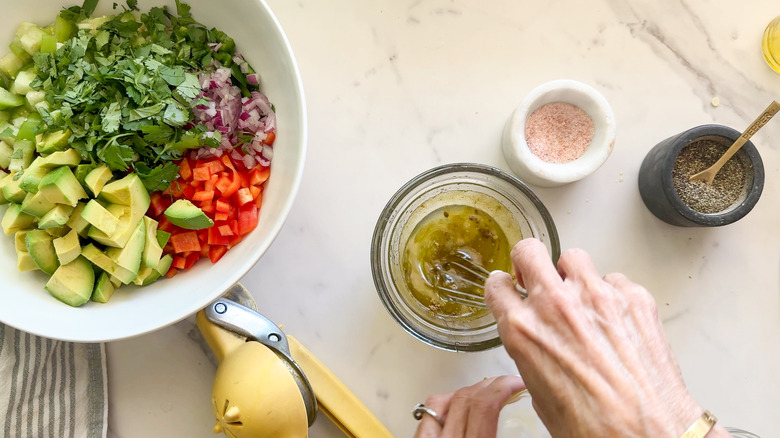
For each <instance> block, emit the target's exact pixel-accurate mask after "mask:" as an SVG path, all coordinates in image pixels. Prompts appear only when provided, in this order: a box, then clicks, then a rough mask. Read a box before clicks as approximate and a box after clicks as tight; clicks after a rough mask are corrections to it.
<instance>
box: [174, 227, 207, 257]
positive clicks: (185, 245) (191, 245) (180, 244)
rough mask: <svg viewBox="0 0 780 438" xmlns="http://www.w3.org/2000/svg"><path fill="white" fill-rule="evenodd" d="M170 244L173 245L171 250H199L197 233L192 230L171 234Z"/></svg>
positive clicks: (179, 251)
mask: <svg viewBox="0 0 780 438" xmlns="http://www.w3.org/2000/svg"><path fill="white" fill-rule="evenodd" d="M171 245H172V246H173V251H174V252H176V253H183V252H187V251H198V252H199V251H200V241H199V240H198V234H197V233H195V232H194V231H187V232H184V233H177V234H172V235H171Z"/></svg>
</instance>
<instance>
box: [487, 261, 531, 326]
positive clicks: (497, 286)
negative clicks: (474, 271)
mask: <svg viewBox="0 0 780 438" xmlns="http://www.w3.org/2000/svg"><path fill="white" fill-rule="evenodd" d="M521 301H522V298H520V295H519V294H518V293H517V291H516V290H515V283H514V281H513V280H512V276H511V275H509V274H507V273H506V272H502V271H493V272H491V273H490V276H489V277H488V279H487V280H486V281H485V304H487V306H488V309H490V311H491V312H492V313H493V315H494V316H495V317H496V319H497V320H498V319H500V317H501V316H502V315H506V314H509V313H512V311H514V310H516V309H517V308H518V307H520V306H521V305H522V303H521Z"/></svg>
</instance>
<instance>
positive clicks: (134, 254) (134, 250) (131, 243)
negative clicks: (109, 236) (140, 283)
mask: <svg viewBox="0 0 780 438" xmlns="http://www.w3.org/2000/svg"><path fill="white" fill-rule="evenodd" d="M145 243H146V227H145V226H144V221H142V220H139V221H138V223H137V224H136V226H135V229H134V230H133V234H132V235H131V236H130V239H129V240H128V241H127V245H125V247H124V248H107V249H106V255H107V256H109V257H110V258H111V259H112V260H114V261H115V262H116V264H117V265H119V266H120V267H122V268H124V269H127V270H128V271H130V272H132V273H133V277H135V276H136V275H138V269H139V268H140V267H141V258H142V256H143V252H144V244H145Z"/></svg>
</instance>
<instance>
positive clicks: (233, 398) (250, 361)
mask: <svg viewBox="0 0 780 438" xmlns="http://www.w3.org/2000/svg"><path fill="white" fill-rule="evenodd" d="M227 296H230V297H231V298H232V299H229V298H226V297H227ZM237 301H240V302H242V303H244V304H239V302H237ZM248 306H251V308H250V307H248ZM254 307H255V305H254V300H253V299H252V296H251V294H249V292H247V291H246V289H245V288H244V287H243V286H242V285H241V284H237V285H236V286H234V287H233V288H232V289H231V290H230V291H229V292H228V294H226V296H225V297H222V298H219V299H217V300H216V301H214V302H213V303H211V304H210V305H209V306H208V307H206V308H205V309H203V310H201V311H200V312H198V314H197V316H196V322H197V325H198V328H199V329H200V332H201V333H202V334H203V337H204V338H205V340H206V342H207V343H208V345H209V347H211V350H212V351H213V352H214V355H215V356H216V358H217V360H218V361H219V366H218V367H217V373H216V376H215V378H214V386H213V387H212V394H211V395H212V399H211V401H212V403H211V405H212V406H211V407H212V410H213V412H214V416H215V418H216V421H217V422H216V425H215V426H214V432H215V433H224V434H225V435H227V436H228V437H231V438H305V437H308V428H309V426H311V425H312V424H313V423H314V421H315V419H316V416H317V411H318V410H319V411H321V412H322V413H323V414H325V415H326V416H327V417H328V418H329V419H330V420H331V421H333V422H334V424H336V426H338V427H339V429H341V430H342V431H343V432H344V434H345V435H346V436H347V437H355V438H383V437H388V438H392V434H390V432H389V431H388V430H387V429H386V428H385V427H384V426H383V425H382V423H381V422H380V421H379V420H378V419H377V418H376V417H375V416H374V415H373V414H372V413H371V412H370V411H369V410H368V408H367V407H366V406H365V405H364V404H363V403H362V402H361V401H360V400H359V399H358V398H357V397H356V396H355V395H354V394H353V393H352V392H351V391H350V390H349V389H347V387H346V386H345V385H344V384H343V383H342V382H341V381H340V380H339V379H338V378H337V377H336V376H335V375H334V374H333V373H332V372H331V371H330V370H328V369H327V368H326V367H325V366H324V365H323V364H322V363H321V362H320V361H319V360H318V359H317V358H316V357H314V356H313V355H312V354H311V353H310V352H309V351H308V350H307V349H306V348H304V346H303V345H301V344H300V343H299V342H298V341H297V340H296V339H295V338H293V337H292V336H289V335H285V334H284V332H282V330H281V329H280V328H279V326H277V325H276V324H274V323H273V322H272V321H270V320H269V319H268V318H266V317H265V316H263V315H261V314H260V313H258V312H256V311H255V310H254V309H253V308H254Z"/></svg>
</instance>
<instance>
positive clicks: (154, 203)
mask: <svg viewBox="0 0 780 438" xmlns="http://www.w3.org/2000/svg"><path fill="white" fill-rule="evenodd" d="M149 201H150V202H149V214H150V215H151V216H152V217H158V216H160V215H161V214H163V213H164V212H165V210H166V209H167V208H168V207H170V206H171V203H172V202H171V198H170V197H168V196H163V194H162V193H161V192H153V193H152V194H151V195H149Z"/></svg>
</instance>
